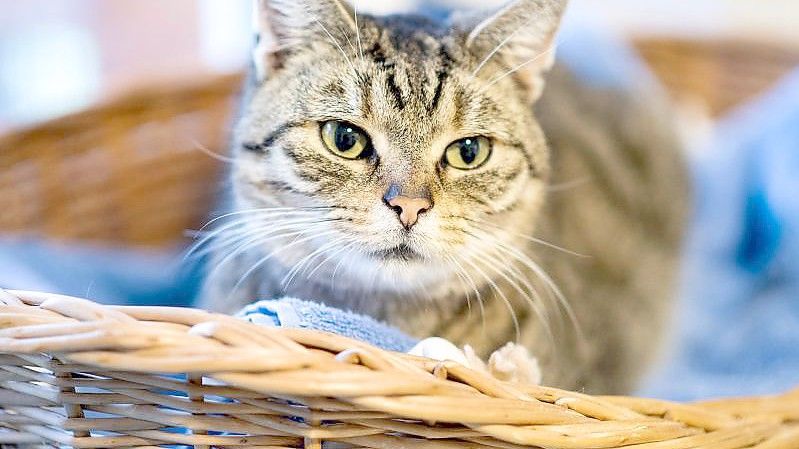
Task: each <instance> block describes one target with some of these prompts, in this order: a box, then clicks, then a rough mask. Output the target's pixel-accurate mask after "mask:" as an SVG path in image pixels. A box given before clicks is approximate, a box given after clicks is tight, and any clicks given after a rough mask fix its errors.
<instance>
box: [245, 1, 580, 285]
mask: <svg viewBox="0 0 799 449" xmlns="http://www.w3.org/2000/svg"><path fill="white" fill-rule="evenodd" d="M256 3H257V4H258V13H257V14H256V19H257V22H258V29H259V32H260V36H259V43H258V45H257V46H256V50H255V58H254V61H255V68H256V69H255V71H254V72H255V74H256V75H255V76H254V78H255V79H254V81H253V85H252V86H251V94H250V95H249V96H248V100H247V101H248V103H247V105H246V110H245V113H244V114H243V117H242V120H241V122H240V124H239V128H238V132H237V137H236V143H235V146H236V148H235V149H234V153H233V154H234V158H235V162H236V163H235V164H234V170H233V177H232V180H233V192H234V197H235V204H236V208H238V209H239V211H240V212H241V216H242V217H246V220H249V221H248V224H247V227H248V229H249V230H250V232H249V233H246V235H249V236H251V237H252V236H253V235H254V236H255V237H256V239H255V240H252V238H251V241H250V243H252V244H253V245H260V246H261V247H263V248H266V249H267V252H271V253H273V260H274V261H275V262H280V263H284V264H287V265H296V264H304V266H303V270H304V271H303V273H304V274H308V273H309V272H311V270H314V275H315V276H327V277H329V276H331V275H333V276H336V275H337V276H339V277H341V278H342V280H341V283H342V285H344V284H346V283H353V282H361V283H363V282H366V281H369V282H371V283H372V284H371V285H372V287H373V288H374V289H375V290H381V289H383V290H391V289H394V290H407V289H412V288H419V287H423V288H429V287H430V286H433V285H437V284H441V283H443V282H444V281H446V280H450V279H456V278H461V279H463V277H462V274H464V273H463V272H469V273H471V274H472V276H471V278H472V279H475V276H476V275H475V272H480V271H482V272H483V273H485V276H487V277H488V276H491V275H492V270H491V267H490V266H491V265H495V264H498V263H500V260H503V259H505V258H507V257H509V256H508V253H507V251H508V250H507V249H505V252H504V253H503V251H501V250H500V249H499V248H500V247H501V245H505V246H507V247H510V248H515V247H518V246H519V245H521V244H523V243H524V242H525V240H524V239H525V238H527V234H529V232H530V231H531V230H532V228H533V227H534V226H535V221H536V216H537V213H538V210H539V208H540V205H541V203H542V201H543V199H544V195H545V183H546V179H547V175H548V150H547V147H546V144H545V140H544V136H543V135H542V132H541V130H540V128H539V126H538V124H537V122H536V120H535V118H534V116H533V112H532V105H533V103H534V102H535V100H536V99H537V98H538V97H539V95H540V93H541V89H542V88H543V78H542V76H543V74H544V73H545V72H546V70H547V69H548V68H549V67H550V66H551V64H552V61H553V40H554V35H555V32H556V30H557V27H558V24H559V21H560V18H561V15H562V13H563V9H564V8H565V3H566V2H565V0H517V1H515V2H512V3H511V4H509V5H508V6H506V7H505V8H502V9H500V10H497V11H493V12H492V13H489V14H485V15H482V16H479V17H478V16H469V17H465V16H463V17H453V18H452V19H450V20H449V21H447V22H446V23H433V22H430V21H428V20H426V19H422V18H414V17H406V16H391V17H382V18H380V17H370V16H366V15H362V14H356V11H355V10H354V9H353V8H352V7H351V6H350V5H348V4H345V3H344V2H342V1H339V0H259V1H258V2H256ZM259 209H263V210H264V211H263V212H261V211H258V210H259ZM250 210H252V211H251V212H250ZM253 232H254V234H253ZM259 233H260V235H261V238H260V239H257V236H258V235H259ZM320 264H322V266H321V267H320V268H319V269H316V267H318V266H319V265H320ZM309 267H310V268H309ZM298 271H299V270H298ZM298 276H301V275H298ZM477 279H478V282H481V281H479V279H480V278H479V276H478V277H477Z"/></svg>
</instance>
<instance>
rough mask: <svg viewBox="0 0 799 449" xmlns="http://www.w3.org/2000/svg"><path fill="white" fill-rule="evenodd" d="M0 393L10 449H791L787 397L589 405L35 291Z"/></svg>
mask: <svg viewBox="0 0 799 449" xmlns="http://www.w3.org/2000/svg"><path fill="white" fill-rule="evenodd" d="M0 386H2V389H0V407H2V411H0V443H7V444H8V443H16V444H31V445H33V444H37V445H49V446H59V445H61V446H64V445H66V446H72V447H81V448H89V447H92V448H95V447H96V448H99V447H133V446H139V447H147V446H150V447H152V446H162V445H169V444H173V445H175V444H176V445H193V446H194V447H203V448H205V447H210V446H213V447H237V446H247V447H261V448H272V449H278V448H302V447H305V448H321V447H323V446H322V444H323V443H324V447H325V448H375V449H378V448H379V449H387V448H445V449H446V448H453V449H455V448H459V449H462V448H503V449H516V448H522V447H532V448H553V449H554V448H562V449H566V448H569V449H588V448H618V447H627V448H636V449H644V448H646V449H689V448H692V449H699V448H708V449H710V448H713V449H738V448H741V449H743V448H757V449H796V448H799V390H797V391H795V392H792V393H788V394H785V395H783V396H779V397H770V398H752V399H737V400H726V401H718V402H706V403H701V404H691V405H687V404H676V403H670V402H665V401H659V400H651V399H636V398H627V397H592V396H588V395H585V394H580V393H574V392H568V391H562V390H557V389H554V388H547V387H541V386H535V385H519V384H510V383H505V382H501V381H498V380H496V379H494V378H492V377H490V376H488V375H486V374H483V373H480V372H476V371H472V370H470V369H468V368H465V367H463V366H461V365H458V364H456V363H453V362H437V361H433V360H429V359H423V358H418V357H414V356H410V355H405V354H398V353H391V352H386V351H383V350H381V349H378V348H375V347H372V346H369V345H366V344H364V343H361V342H358V341H354V340H351V339H347V338H344V337H340V336H336V335H332V334H326V333H322V332H317V331H309V330H298V329H280V328H267V327H261V326H258V325H255V324H251V323H247V322H243V321H240V320H237V319H235V318H232V317H229V316H225V315H215V314H210V313H207V312H204V311H200V310H194V309H179V308H164V307H110V306H103V305H99V304H96V303H93V302H91V301H88V300H84V299H77V298H70V297H64V296H58V295H50V294H43V293H29V292H5V291H2V290H0ZM176 429H180V430H182V431H178V430H176Z"/></svg>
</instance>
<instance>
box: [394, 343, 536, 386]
mask: <svg viewBox="0 0 799 449" xmlns="http://www.w3.org/2000/svg"><path fill="white" fill-rule="evenodd" d="M409 353H410V354H413V355H418V356H422V357H427V358H429V359H433V360H440V361H444V360H451V361H453V362H457V363H460V364H461V365H464V366H467V367H469V368H471V369H473V370H477V371H483V372H486V373H489V374H491V375H492V376H494V377H495V378H497V379H499V380H504V381H508V382H516V383H528V384H536V385H537V384H540V383H541V368H540V367H539V365H538V359H536V358H535V357H533V356H532V355H530V352H529V351H527V348H525V347H524V346H521V345H517V344H515V343H508V344H506V345H505V346H503V347H501V348H499V349H497V350H496V351H494V352H493V353H492V354H491V357H489V359H488V363H487V364H486V363H485V362H483V360H482V359H480V357H479V356H478V355H477V354H476V353H475V352H474V349H472V347H471V346H469V345H466V346H464V347H463V350H461V349H459V348H458V347H457V346H455V345H454V344H453V343H452V342H450V341H449V340H445V339H443V338H439V337H432V338H426V339H424V340H422V341H420V342H419V343H418V344H417V345H416V346H414V347H413V349H411V350H410V351H409Z"/></svg>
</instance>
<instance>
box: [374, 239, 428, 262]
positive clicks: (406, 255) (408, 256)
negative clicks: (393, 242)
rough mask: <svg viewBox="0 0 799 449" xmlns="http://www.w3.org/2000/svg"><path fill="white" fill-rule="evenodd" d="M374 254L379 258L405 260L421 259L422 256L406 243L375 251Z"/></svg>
mask: <svg viewBox="0 0 799 449" xmlns="http://www.w3.org/2000/svg"><path fill="white" fill-rule="evenodd" d="M372 255H373V256H375V257H376V258H379V259H386V260H403V261H411V260H419V259H421V257H422V256H421V254H419V253H418V252H416V250H414V249H413V248H411V247H410V246H408V245H406V244H405V243H400V244H399V245H397V246H394V247H392V248H388V249H380V250H377V251H374V252H372Z"/></svg>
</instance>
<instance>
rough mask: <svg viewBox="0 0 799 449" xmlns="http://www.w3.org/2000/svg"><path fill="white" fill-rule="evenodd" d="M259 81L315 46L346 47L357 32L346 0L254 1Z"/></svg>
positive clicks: (254, 58)
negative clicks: (298, 52)
mask: <svg viewBox="0 0 799 449" xmlns="http://www.w3.org/2000/svg"><path fill="white" fill-rule="evenodd" d="M254 1H255V5H254V8H253V21H254V26H255V30H256V33H257V34H256V35H257V39H256V42H257V43H256V46H255V48H254V50H253V62H254V64H255V70H256V73H257V76H258V80H259V81H260V80H263V79H264V78H266V77H267V76H268V74H269V73H270V72H272V71H273V70H276V69H279V68H280V67H282V65H283V63H284V61H285V58H286V57H287V56H288V55H289V54H291V52H293V51H296V50H297V49H299V48H303V47H307V46H309V45H312V44H314V43H325V44H326V45H343V44H342V43H343V42H346V41H347V38H348V36H349V35H351V34H354V33H355V32H356V21H355V17H354V13H353V11H352V9H351V8H350V6H349V5H347V4H346V3H344V2H343V1H342V0H254Z"/></svg>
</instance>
